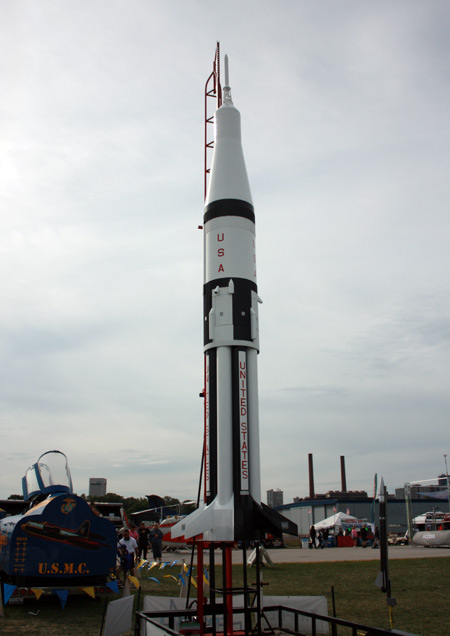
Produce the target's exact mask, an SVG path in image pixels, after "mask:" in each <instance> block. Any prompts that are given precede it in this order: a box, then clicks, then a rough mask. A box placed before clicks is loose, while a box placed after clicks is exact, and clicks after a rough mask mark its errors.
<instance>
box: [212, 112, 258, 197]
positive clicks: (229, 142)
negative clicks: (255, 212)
mask: <svg viewBox="0 0 450 636" xmlns="http://www.w3.org/2000/svg"><path fill="white" fill-rule="evenodd" d="M220 199H239V200H241V201H247V202H248V203H250V204H253V201H252V196H251V193H250V185H249V182H248V176H247V169H246V167H245V160H244V153H243V152H242V144H241V115H240V113H239V111H238V110H237V108H235V107H234V106H232V105H226V106H221V107H220V108H219V109H218V110H217V111H216V114H215V142H214V155H213V160H212V164H211V176H210V180H209V186H208V193H207V196H206V201H205V205H208V204H209V203H211V202H212V201H218V200H220Z"/></svg>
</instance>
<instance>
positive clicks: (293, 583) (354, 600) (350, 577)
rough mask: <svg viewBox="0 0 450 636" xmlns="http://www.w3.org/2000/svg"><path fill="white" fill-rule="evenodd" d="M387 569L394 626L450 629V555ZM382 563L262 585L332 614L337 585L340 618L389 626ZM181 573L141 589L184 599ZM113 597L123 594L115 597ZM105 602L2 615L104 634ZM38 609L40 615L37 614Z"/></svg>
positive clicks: (76, 600) (19, 624)
mask: <svg viewBox="0 0 450 636" xmlns="http://www.w3.org/2000/svg"><path fill="white" fill-rule="evenodd" d="M389 567H390V574H391V581H392V595H393V596H394V597H395V598H396V599H397V603H398V605H397V607H395V608H394V627H395V629H399V630H403V631H407V632H408V631H409V632H412V633H415V634H420V635H422V636H444V635H446V634H450V603H449V581H450V559H449V558H445V557H444V558H433V559H410V560H409V559H408V560H407V559H405V560H395V561H391V563H390V566H389ZM378 568H379V566H378V563H377V562H372V561H369V562H367V561H355V562H339V563H307V564H305V563H303V564H293V563H289V564H280V565H274V566H273V567H272V568H267V567H265V568H264V569H263V578H264V582H265V583H267V584H268V585H267V586H264V593H265V594H268V595H271V596H278V595H321V596H326V597H327V599H328V608H329V613H330V614H331V612H332V605H331V588H332V587H333V588H334V592H335V599H336V614H337V616H338V617H339V618H344V619H347V620H353V621H356V622H360V623H364V624H366V625H374V626H378V627H383V628H385V629H388V628H389V614H388V608H387V604H386V597H385V595H384V594H383V593H381V592H380V590H379V589H378V588H376V587H375V585H374V581H375V577H376V575H377V572H378ZM175 570H176V568H170V569H169V568H166V569H165V570H157V569H156V568H154V569H153V570H152V571H151V573H150V574H151V575H153V576H155V577H157V578H158V579H159V580H160V584H159V585H158V584H156V583H154V582H153V581H149V580H145V579H143V580H142V593H143V594H154V595H167V596H178V593H179V588H178V587H177V584H176V582H175V581H174V580H173V579H171V578H169V577H165V576H164V575H165V574H175V575H176V574H178V570H176V571H175ZM220 576H221V573H220V568H217V577H218V580H221V579H220V578H219V577H220ZM233 576H234V581H233V585H235V586H239V585H240V583H241V581H242V566H234V567H233ZM254 580H255V570H254V569H251V570H249V577H248V581H249V583H250V584H251V583H253V582H254ZM193 594H195V590H194V591H193ZM108 598H109V599H112V598H118V597H117V596H115V595H110V596H109V597H108ZM104 603H105V601H104V600H103V599H95V600H94V599H91V598H89V597H88V596H80V597H72V596H70V597H69V598H68V600H67V604H66V607H65V609H64V610H63V609H61V606H60V603H59V600H58V599H57V598H56V597H55V596H53V597H47V598H45V597H42V598H41V599H40V600H39V601H36V600H31V601H27V602H25V603H24V604H23V605H21V606H17V605H16V606H10V605H7V606H6V607H5V617H3V618H0V634H2V635H3V634H5V635H13V634H14V636H17V635H18V634H27V636H37V635H42V636H43V635H45V636H60V635H63V634H68V635H69V634H70V635H71V636H94V635H95V636H98V635H99V634H100V625H101V620H102V612H103V608H104ZM38 610H39V614H38V615H37V616H36V615H33V614H35V613H36V612H37V611H38ZM30 612H33V614H31V613H30ZM131 633H132V632H130V634H131Z"/></svg>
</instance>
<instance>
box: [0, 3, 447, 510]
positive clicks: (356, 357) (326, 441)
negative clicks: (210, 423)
mask: <svg viewBox="0 0 450 636" xmlns="http://www.w3.org/2000/svg"><path fill="white" fill-rule="evenodd" d="M449 32H450V10H449V4H448V1H447V0H442V1H441V0H433V2H427V1H426V0H422V1H415V0H405V1H402V0H398V1H395V2H393V1H392V0H379V1H377V2H361V1H360V0H341V1H340V2H336V1H335V0H329V1H327V0H318V1H315V2H313V1H307V0H280V1H277V2H276V1H274V0H272V1H270V2H269V1H267V0H246V2H242V1H239V2H238V1H235V0H233V1H230V0H227V2H217V1H209V2H206V1H203V2H200V1H195V0H190V1H189V2H188V1H186V0H171V1H170V2H169V1H167V0H122V1H114V0H93V1H91V0H79V1H77V2H73V1H69V0H58V1H57V0H53V1H49V0H37V1H36V0H29V1H26V0H1V2H0V94H1V99H0V209H1V214H0V268H1V276H0V298H1V311H0V431H1V438H0V439H1V443H0V497H7V496H8V495H9V494H11V493H20V492H21V482H20V480H21V477H22V475H23V474H24V472H25V470H26V468H27V467H28V466H29V465H31V464H32V463H34V461H36V459H37V458H38V456H39V455H40V454H41V453H43V452H45V451H47V450H50V449H59V450H62V451H63V452H65V453H66V454H67V456H68V458H69V463H70V466H71V470H72V476H73V480H74V486H75V489H76V490H77V491H78V492H79V493H81V492H87V491H88V482H89V477H92V476H94V477H106V478H107V480H108V491H113V492H117V493H119V494H122V495H124V496H129V495H133V496H144V495H145V494H149V493H157V494H160V495H171V496H174V497H178V498H180V499H191V498H193V497H194V498H195V497H196V493H197V487H198V478H199V472H200V459H201V444H202V428H203V410H202V409H203V404H202V401H201V400H200V399H199V397H198V394H199V392H200V391H201V390H202V387H203V353H202V346H203V343H202V337H203V336H202V320H203V319H202V282H203V281H202V271H203V270H202V258H203V255H202V241H203V237H202V232H201V231H199V230H198V229H197V226H198V225H199V224H201V223H202V219H203V126H204V124H203V120H204V112H203V108H204V84H205V81H206V79H207V77H208V75H209V74H210V72H211V70H212V62H213V58H214V52H215V46H216V41H217V40H220V42H221V49H222V53H228V55H229V59H230V83H231V88H232V95H233V100H234V103H235V105H236V106H237V108H239V110H240V111H241V116H242V131H243V147H244V154H245V158H246V164H247V170H248V174H249V179H250V185H251V189H252V194H253V200H254V204H255V212H256V232H257V261H258V288H259V295H260V296H261V298H262V300H263V305H261V306H260V329H261V331H260V342H261V352H260V355H259V379H260V384H259V390H260V391H259V398H260V435H261V453H262V457H261V459H262V490H263V492H264V491H266V490H267V489H270V488H281V489H282V490H283V491H284V493H285V502H288V501H291V500H292V498H293V497H295V496H306V495H307V494H308V492H309V487H308V462H307V459H308V453H313V455H314V469H315V487H316V492H326V491H328V490H332V489H338V488H339V487H340V465H339V457H340V455H344V456H345V457H346V468H347V486H348V488H349V489H352V490H362V489H364V490H367V491H369V492H371V491H372V484H373V477H374V473H378V474H379V475H383V476H384V479H385V483H386V485H387V487H388V490H390V491H393V490H394V488H396V487H399V486H402V485H403V484H404V482H406V481H410V480H417V479H425V478H432V477H435V476H436V475H437V474H439V473H442V472H445V464H444V453H449V454H450V440H449V423H450V421H449V420H450V390H449V389H450V365H449V355H450V294H449V291H450V289H449V287H450V285H449V278H450V215H449V209H450V205H449V204H450V160H449V147H450V64H449V60H450V39H449V37H448V34H449Z"/></svg>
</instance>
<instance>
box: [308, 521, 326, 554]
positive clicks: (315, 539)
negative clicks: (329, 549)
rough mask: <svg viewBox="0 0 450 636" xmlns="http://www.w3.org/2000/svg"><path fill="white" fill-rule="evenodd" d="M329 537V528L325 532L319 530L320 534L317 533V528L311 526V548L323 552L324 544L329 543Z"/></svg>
mask: <svg viewBox="0 0 450 636" xmlns="http://www.w3.org/2000/svg"><path fill="white" fill-rule="evenodd" d="M328 537H329V530H328V528H324V529H323V530H319V532H317V530H316V529H315V527H314V526H311V528H310V530H309V548H310V549H312V548H317V549H318V550H320V549H322V550H323V544H324V542H325V541H327V539H328Z"/></svg>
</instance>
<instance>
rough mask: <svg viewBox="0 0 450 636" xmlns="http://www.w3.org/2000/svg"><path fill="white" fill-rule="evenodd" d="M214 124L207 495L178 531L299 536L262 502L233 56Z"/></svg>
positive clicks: (217, 537) (251, 228) (228, 537)
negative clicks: (230, 78) (231, 74)
mask: <svg viewBox="0 0 450 636" xmlns="http://www.w3.org/2000/svg"><path fill="white" fill-rule="evenodd" d="M214 126H215V141H214V155H213V159H212V164H211V170H210V179H209V186H208V191H207V194H206V200H205V208H204V217H203V232H204V285H203V309H204V311H203V344H204V347H203V351H204V363H205V391H204V399H205V431H204V467H203V474H204V501H203V504H202V505H200V507H199V508H198V509H197V510H196V511H195V512H193V513H192V514H191V515H189V516H187V517H186V518H185V519H183V520H182V521H180V522H179V523H178V524H177V526H175V527H174V529H173V530H172V536H177V535H176V534H174V532H175V533H178V535H181V534H184V536H185V537H186V538H189V537H194V536H197V535H200V534H203V539H204V540H207V541H237V540H243V539H244V540H250V539H262V538H263V537H264V534H265V532H270V533H273V534H276V535H281V533H282V532H287V533H290V534H297V527H296V525H295V524H294V523H292V522H291V521H289V520H288V519H286V518H284V517H283V516H282V515H280V514H279V513H277V512H276V511H275V510H272V509H271V508H269V507H268V506H266V505H265V504H262V503H261V476H260V452H259V414H258V370H257V356H258V353H259V319H258V306H259V304H260V303H261V302H262V301H261V299H260V298H259V295H258V287H257V279H256V253H255V212H254V208H253V201H252V196H251V193H250V186H249V181H248V176H247V170H246V167H245V161H244V154H243V151H242V145H241V116H240V113H239V111H238V110H237V108H236V107H235V106H234V104H233V101H232V98H231V90H230V87H229V81H228V59H227V56H225V86H224V87H223V100H222V105H221V106H220V107H219V108H218V109H217V110H216V112H215V116H214Z"/></svg>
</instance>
